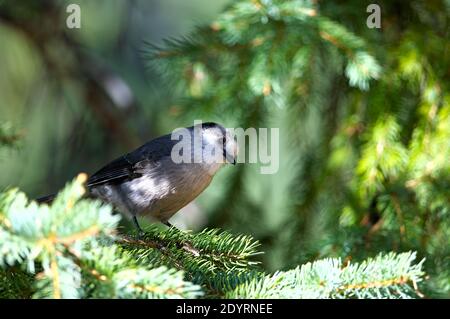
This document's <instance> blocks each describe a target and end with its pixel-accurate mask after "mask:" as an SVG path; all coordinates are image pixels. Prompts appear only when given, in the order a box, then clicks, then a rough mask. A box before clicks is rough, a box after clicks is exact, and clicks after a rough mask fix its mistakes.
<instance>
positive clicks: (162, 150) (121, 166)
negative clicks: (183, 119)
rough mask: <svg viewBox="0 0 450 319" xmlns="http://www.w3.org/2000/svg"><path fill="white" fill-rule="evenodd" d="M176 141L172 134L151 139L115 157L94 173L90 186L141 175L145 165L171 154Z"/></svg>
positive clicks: (89, 182)
mask: <svg viewBox="0 0 450 319" xmlns="http://www.w3.org/2000/svg"><path fill="white" fill-rule="evenodd" d="M175 143H177V141H172V140H171V136H170V135H164V136H161V137H158V138H156V139H154V140H151V141H150V142H148V143H146V144H144V145H142V146H141V147H139V148H138V149H136V150H134V151H132V152H130V153H128V154H125V155H123V156H121V157H119V158H117V159H115V160H114V161H112V162H111V163H109V164H107V165H106V166H105V167H103V168H101V169H100V170H99V171H97V172H96V173H94V174H93V175H92V176H91V177H90V178H89V180H88V183H87V184H88V187H92V186H97V185H102V184H115V183H120V182H122V181H124V180H131V179H133V178H137V177H140V176H141V174H140V172H139V171H140V170H141V169H142V166H143V165H152V164H157V162H158V161H159V160H160V159H161V158H163V157H166V156H170V153H171V151H172V147H173V145H175ZM140 164H142V165H140Z"/></svg>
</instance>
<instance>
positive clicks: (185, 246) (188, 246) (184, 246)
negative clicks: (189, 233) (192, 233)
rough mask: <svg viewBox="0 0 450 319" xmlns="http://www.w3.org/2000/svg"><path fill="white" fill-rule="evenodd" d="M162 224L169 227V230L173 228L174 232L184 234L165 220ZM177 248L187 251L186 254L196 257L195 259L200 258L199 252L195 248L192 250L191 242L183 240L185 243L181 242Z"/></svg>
mask: <svg viewBox="0 0 450 319" xmlns="http://www.w3.org/2000/svg"><path fill="white" fill-rule="evenodd" d="M162 223H163V224H164V225H166V226H168V227H170V228H174V229H175V230H177V231H179V232H181V233H184V231H183V230H181V229H178V228H177V227H175V226H174V225H172V224H171V223H169V222H168V221H167V220H166V221H164V222H162ZM178 248H181V249H183V250H185V251H187V252H188V253H191V254H192V255H194V256H196V257H197V256H200V252H199V251H198V250H197V249H196V248H194V246H193V245H192V244H191V242H190V241H189V240H185V241H183V242H182V243H180V244H179V245H178Z"/></svg>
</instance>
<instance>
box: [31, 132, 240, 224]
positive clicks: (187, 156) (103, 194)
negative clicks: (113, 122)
mask: <svg viewBox="0 0 450 319" xmlns="http://www.w3.org/2000/svg"><path fill="white" fill-rule="evenodd" d="M181 131H184V132H185V134H184V135H182V138H180V139H179V140H176V139H174V138H173V134H167V135H164V136H161V137H158V138H155V139H153V140H151V141H150V142H147V143H146V144H144V145H142V146H141V147H139V148H137V149H136V150H134V151H132V152H130V153H127V154H125V155H123V156H121V157H119V158H117V159H115V160H113V161H112V162H110V163H109V164H107V165H106V166H104V167H103V168H101V169H100V170H99V171H97V172H96V173H95V174H93V175H92V176H90V178H89V179H88V181H87V189H88V194H89V196H90V197H93V198H98V199H100V200H102V201H103V202H106V203H109V204H112V205H113V207H114V208H115V209H117V210H118V211H120V212H121V213H122V214H124V215H125V216H127V217H129V218H131V219H132V220H133V222H134V224H135V226H136V227H137V228H138V230H139V231H142V229H141V227H140V226H139V223H138V220H137V218H136V217H139V216H145V217H152V218H154V219H156V220H158V221H160V222H162V223H164V224H166V225H168V226H171V225H170V223H169V219H170V218H171V217H172V216H173V215H174V214H175V213H176V212H177V211H178V210H180V209H181V208H182V207H184V206H186V205H187V204H188V203H190V202H191V201H192V200H194V199H195V198H196V197H197V196H198V195H199V194H200V193H201V192H203V190H205V188H206V187H207V186H208V185H209V183H210V182H211V180H212V178H213V177H214V175H215V174H216V172H217V171H218V170H219V169H220V168H221V167H222V166H223V165H224V164H225V163H232V164H236V157H237V152H238V147H237V143H236V140H235V139H234V136H232V134H231V133H230V132H229V131H228V130H226V129H225V128H224V127H223V126H221V125H219V124H216V123H202V124H197V125H195V126H191V127H188V128H186V129H182V130H181ZM175 132H176V131H175ZM186 135H187V136H186ZM179 136H181V134H179ZM175 149H176V150H177V151H175ZM180 156H181V157H182V158H183V159H184V160H183V161H180ZM54 197H55V195H49V196H45V197H41V198H39V199H37V201H38V202H47V203H48V202H51V201H52V200H53V198H54Z"/></svg>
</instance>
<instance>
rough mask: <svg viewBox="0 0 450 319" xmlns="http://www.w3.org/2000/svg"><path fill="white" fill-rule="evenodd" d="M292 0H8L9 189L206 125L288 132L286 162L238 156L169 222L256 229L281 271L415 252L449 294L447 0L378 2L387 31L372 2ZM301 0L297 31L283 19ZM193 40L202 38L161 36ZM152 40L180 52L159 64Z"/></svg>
mask: <svg viewBox="0 0 450 319" xmlns="http://www.w3.org/2000/svg"><path fill="white" fill-rule="evenodd" d="M70 3H76V4H79V5H80V8H81V28H80V29H68V28H67V27H66V18H67V16H68V15H69V13H67V12H66V7H67V5H68V4H70ZM235 3H237V4H242V6H241V7H231V11H230V10H229V11H227V12H228V15H227V14H225V15H222V12H224V11H225V10H227V9H228V8H230V5H232V4H235ZM285 3H290V4H291V7H288V6H287V5H286V7H282V6H283V2H282V1H225V0H215V1H207V0H190V1H181V0H164V1H163V0H151V1H143V0H133V1H122V0H100V1H87V0H85V1H79V0H78V1H75V0H73V1H56V0H55V1H51V0H45V1H20V2H19V1H8V0H3V1H0V138H2V139H3V140H2V143H3V144H11V145H13V147H12V148H0V167H1V175H0V176H1V177H0V187H1V188H7V187H19V188H20V189H22V190H23V191H25V192H26V193H27V194H28V195H29V196H30V198H33V197H39V196H43V195H46V194H48V193H53V192H55V191H57V190H59V189H60V188H62V187H63V185H64V184H65V183H66V182H67V181H69V180H71V179H72V178H73V177H74V176H76V174H77V173H79V172H87V173H93V172H95V171H96V170H97V169H98V168H100V167H101V166H102V165H104V164H106V163H107V162H109V161H110V160H112V159H114V158H116V157H117V156H119V155H122V154H123V153H125V152H127V151H130V150H132V149H134V148H135V147H137V146H139V145H141V144H143V143H144V142H146V141H148V140H150V139H152V138H154V137H157V136H159V135H162V134H167V133H169V132H171V131H172V130H173V129H174V128H176V127H181V126H191V125H193V120H194V119H201V120H203V121H205V122H206V121H215V122H219V123H221V124H223V125H224V126H225V127H244V128H246V127H250V126H253V127H269V128H270V127H276V128H279V129H280V169H279V171H278V172H277V173H276V174H273V175H262V174H260V173H259V165H258V164H240V165H237V166H236V167H226V168H225V169H223V170H222V171H220V173H219V174H218V176H216V178H215V179H214V181H213V182H212V184H211V186H210V187H209V188H208V189H207V190H206V191H205V193H203V194H202V195H201V196H200V197H199V198H198V200H196V201H195V202H194V203H193V204H191V205H189V206H187V207H186V208H184V209H183V211H182V212H181V213H180V214H177V215H176V217H174V219H173V223H174V224H175V225H177V226H179V227H181V228H184V229H192V230H194V231H198V230H201V229H203V228H205V227H220V228H224V229H227V230H230V231H232V232H235V233H245V234H249V235H252V236H254V237H255V238H257V239H258V240H260V242H261V243H262V248H261V250H263V251H264V252H265V254H264V255H263V256H262V257H261V259H262V261H263V265H264V267H265V268H267V269H268V270H270V271H271V270H275V269H287V268H290V267H292V266H293V265H297V264H299V263H304V262H306V261H311V260H314V259H317V258H323V257H329V256H340V257H342V258H346V260H348V261H350V260H352V259H355V260H359V259H361V258H364V257H367V256H373V255H375V254H376V253H377V252H380V251H390V250H395V251H405V250H417V251H418V252H419V255H420V257H425V258H427V261H426V267H427V268H426V269H427V271H428V273H429V274H430V276H431V278H430V280H429V281H428V283H427V287H426V293H427V294H428V296H439V297H442V296H449V291H450V254H449V251H450V245H449V243H450V241H449V238H450V229H449V210H450V193H449V189H450V188H449V186H450V179H449V176H450V165H449V163H448V156H449V155H450V154H449V152H450V94H449V92H448V86H449V83H450V81H449V80H450V45H449V35H450V34H449V29H450V25H449V15H450V2H449V1H447V0H443V1H427V2H422V1H408V2H405V1H379V2H378V3H379V5H380V7H381V9H382V16H381V24H382V27H381V29H369V28H368V27H367V25H366V19H367V16H368V15H369V13H367V11H366V8H367V5H368V4H370V2H368V1H345V2H344V1H286V2H285ZM244 5H245V6H247V7H245V6H244ZM252 6H253V7H252ZM303 7H305V8H307V9H306V10H310V11H303V13H304V14H305V16H306V17H307V18H305V20H304V21H303V20H302V19H303V18H299V21H300V22H298V23H300V26H298V25H295V24H292V25H291V24H290V20H288V19H287V18H286V19H285V20H283V19H281V18H277V17H279V16H280V15H282V14H283V10H286V12H288V10H294V9H295V10H297V9H298V8H303ZM233 8H234V9H233ZM246 8H247V9H246ZM249 8H257V10H258V12H265V13H264V14H265V15H264V16H262V18H261V17H259V16H258V18H257V19H256V20H255V19H253V16H251V17H252V18H249V16H250V13H248V12H247V11H245V10H250V11H251V9H249ZM279 8H282V9H283V10H281V11H277V12H278V13H274V12H275V11H273V10H275V9H277V10H278V9H279ZM271 9H273V10H272V11H271ZM233 10H234V11H233ZM240 10H241V11H240ZM255 10H256V9H255ZM264 10H265V11H264ZM297 11H299V10H297ZM297 11H295V12H297ZM280 12H281V13H280ZM289 12H290V11H289ZM292 12H294V11H292ZM299 12H300V11H299ZM252 14H254V13H252ZM258 14H260V13H258ZM319 14H320V15H321V17H326V18H329V19H330V20H331V21H333V22H330V21H328V20H320V19H321V18H320V19H319V18H318V16H319ZM261 15H263V14H262V13H261ZM255 16H256V14H255ZM264 17H268V18H267V21H266V19H264ZM315 18H317V19H318V20H317V21H312V22H311V21H309V20H307V19H315ZM240 19H241V20H240ZM245 19H248V20H249V21H247V20H245ZM252 19H253V20H252ZM242 21H245V22H246V24H245V23H244V24H243V23H242ZM279 21H282V23H281V22H279ZM295 23H297V22H295ZM301 23H303V24H301ZM243 25H244V26H243ZM196 26H205V27H206V28H207V29H209V30H211V29H213V30H214V31H217V32H222V31H223V32H224V34H225V36H224V39H225V40H223V41H222V42H220V43H219V41H218V42H217V43H216V42H215V41H214V40H211V39H213V38H208V37H210V36H211V32H209V33H205V31H204V29H196ZM237 26H239V28H241V29H239V28H238V27H237ZM246 32H248V33H246ZM280 34H282V37H281V36H280ZM183 36H190V40H191V41H193V42H195V41H197V40H198V41H199V43H200V44H199V45H197V46H192V47H191V46H189V45H179V46H177V45H176V41H175V40H174V41H172V42H171V43H165V42H164V41H163V39H179V38H180V37H183ZM205 39H206V40H207V41H205ZM277 39H278V40H277ZM224 43H225V44H226V45H227V48H228V49H230V50H231V49H232V50H236V51H233V52H234V53H230V54H228V53H227V54H224V55H223V56H222V55H221V56H220V58H218V57H219V53H217V52H218V51H219V50H220V49H221V48H222V47H221V46H220V45H223V44H224ZM246 43H250V44H251V45H250V47H251V49H248V50H247V51H243V50H240V49H239V46H240V45H244V44H246ZM360 43H363V44H362V45H360ZM219 44H220V45H219ZM154 45H156V46H161V47H164V46H168V47H171V46H172V47H176V48H177V50H178V51H176V52H178V54H179V56H178V57H177V58H175V59H173V61H171V59H169V60H168V61H164V62H160V61H158V60H156V61H152V56H153V57H154V55H153V54H154V47H153V46H154ZM202 45H203V46H202ZM362 47H364V51H362V49H361V48H362ZM196 48H202V50H203V49H204V51H205V52H206V51H207V50H210V51H208V52H213V53H211V54H212V55H211V56H208V59H209V58H210V59H211V60H208V59H204V60H202V59H200V58H199V56H200V54H198V53H197V51H196ZM236 48H237V49H236ZM355 48H356V49H355ZM214 50H216V51H214ZM238 50H240V51H238ZM366 50H367V51H366ZM353 51H354V52H353ZM162 52H163V53H164V52H170V51H162ZM366 52H368V53H366ZM369 54H370V55H369ZM163 55H164V54H162V56H163ZM216 58H217V59H216ZM183 59H184V60H183ZM205 61H206V62H205ZM211 61H214V63H215V65H214V63H212V62H211ZM217 61H219V62H220V63H217ZM180 63H184V64H183V65H185V66H186V65H187V66H189V68H188V69H183V68H180V67H179V65H180ZM180 70H181V71H180ZM186 70H187V71H186ZM177 72H178V73H177ZM286 75H289V77H288V79H286V78H285V76H286ZM181 78H182V79H181ZM204 79H206V80H204ZM178 80H180V81H181V80H182V81H184V83H183V84H184V86H183V85H182V86H181V87H180V85H179V83H176V82H178ZM206 81H209V82H206ZM369 84H370V85H369ZM2 132H3V133H2ZM2 134H3V135H4V136H3V137H2Z"/></svg>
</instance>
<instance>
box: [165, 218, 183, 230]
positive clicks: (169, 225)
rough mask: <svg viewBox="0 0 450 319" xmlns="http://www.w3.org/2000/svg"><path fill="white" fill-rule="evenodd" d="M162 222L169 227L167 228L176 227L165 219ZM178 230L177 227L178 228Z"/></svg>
mask: <svg viewBox="0 0 450 319" xmlns="http://www.w3.org/2000/svg"><path fill="white" fill-rule="evenodd" d="M163 224H164V225H166V226H167V227H169V228H172V227H173V228H176V227H175V226H174V225H172V224H171V223H169V222H168V221H167V220H166V221H165V222H163ZM176 229H178V228H176ZM178 230H179V229H178Z"/></svg>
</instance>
